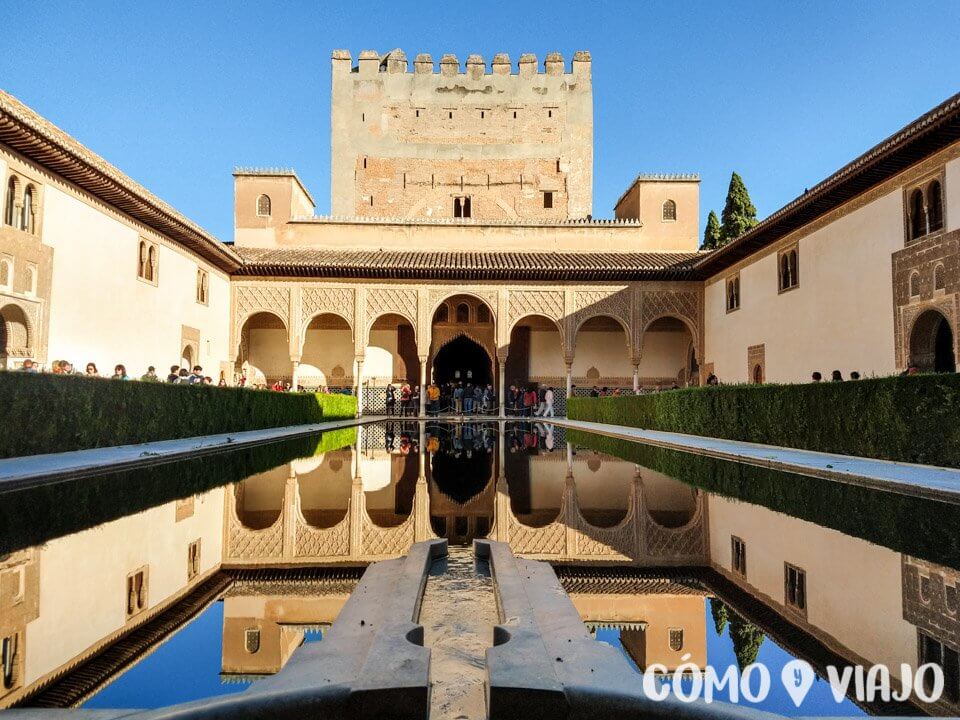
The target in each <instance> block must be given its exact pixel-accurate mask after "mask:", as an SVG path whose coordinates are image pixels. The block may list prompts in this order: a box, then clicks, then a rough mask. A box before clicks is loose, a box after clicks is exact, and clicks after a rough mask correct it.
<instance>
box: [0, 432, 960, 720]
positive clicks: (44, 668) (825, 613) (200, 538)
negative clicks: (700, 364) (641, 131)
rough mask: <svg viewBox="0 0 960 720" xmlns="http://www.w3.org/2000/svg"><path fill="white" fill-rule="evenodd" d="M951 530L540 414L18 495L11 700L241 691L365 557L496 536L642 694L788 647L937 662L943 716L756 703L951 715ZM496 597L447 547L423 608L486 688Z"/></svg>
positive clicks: (6, 577)
mask: <svg viewBox="0 0 960 720" xmlns="http://www.w3.org/2000/svg"><path fill="white" fill-rule="evenodd" d="M958 521H960V518H958V516H957V509H956V508H955V507H954V506H947V505H939V504H936V503H931V502H926V501H920V500H916V499H909V498H904V497H901V496H896V495H888V494H885V493H879V492H876V491H867V490H862V489H857V488H852V487H849V486H838V485H835V484H832V483H829V482H827V481H823V480H817V479H813V478H806V477H800V476H795V475H788V474H785V473H777V472H771V471H767V470H761V469H758V468H754V467H745V466H740V465H737V464H735V463H729V462H723V461H716V460H710V459H707V458H702V457H699V456H692V455H685V454H683V453H677V452H673V451H665V450H659V449H656V448H651V447H648V446H641V445H635V444H631V443H625V442H622V441H615V440H610V439H608V438H599V437H596V436H590V435H587V434H584V433H574V432H567V433H565V432H564V431H563V429H561V428H559V427H555V426H550V425H546V424H539V423H533V424H531V423H505V424H502V423H501V424H498V423H497V422H489V423H474V424H448V423H439V422H438V423H426V424H418V423H415V422H411V423H398V422H391V423H381V424H377V425H368V426H364V427H362V428H359V429H350V430H348V431H337V432H335V433H329V434H327V435H325V436H323V437H319V438H310V439H308V440H298V441H291V442H286V443H278V444H275V445H271V446H266V447H262V448H255V449H252V450H246V451H239V452H234V453H229V454H224V455H221V456H215V457H207V458H204V459H203V460H202V461H188V462H184V463H176V464H168V465H165V466H161V467H158V468H153V469H150V470H145V471H137V472H127V473H116V474H111V475H105V476H103V477H100V478H93V479H90V480H84V481H78V482H75V483H63V484H59V485H55V486H51V487H47V488H43V489H39V490H32V491H27V492H23V493H8V494H5V495H0V523H2V527H4V528H5V531H4V533H3V536H2V540H0V541H2V548H0V552H2V553H3V554H2V555H0V639H2V642H3V682H2V686H0V707H11V706H18V705H21V706H34V705H43V706H54V707H63V706H79V705H83V706H86V707H91V708H117V707H119V708H126V707H140V708H143V707H157V706H161V705H168V704H174V703H179V702H184V701H187V700H193V699H197V698H202V697H208V696H211V695H217V694H224V693H231V692H237V691H240V690H243V689H245V688H246V687H248V686H249V684H250V682H252V681H253V680H255V679H256V678H258V677H263V676H264V675H267V674H271V673H275V672H277V671H278V670H279V669H280V668H282V667H283V665H284V663H285V662H286V661H287V660H288V659H289V657H290V655H291V654H292V653H293V651H294V650H295V649H296V648H297V647H298V646H299V645H300V644H301V643H302V642H317V641H319V642H322V636H323V631H324V628H325V627H327V626H329V625H330V624H331V623H332V622H333V621H334V620H335V619H336V616H337V613H338V612H339V610H340V608H341V607H342V606H343V604H344V603H345V602H346V599H347V597H348V596H349V593H350V591H351V589H352V588H353V587H354V586H355V584H356V582H357V580H358V578H359V577H360V574H361V573H362V569H363V567H365V566H366V565H367V564H368V563H370V562H375V561H377V560H380V559H385V558H390V557H396V556H398V555H402V554H404V553H405V552H406V551H407V549H408V548H409V547H410V545H411V544H412V543H414V542H417V541H420V540H425V539H429V538H431V537H445V538H447V539H448V540H449V542H450V543H451V546H467V545H469V544H470V543H471V542H472V540H473V539H475V538H482V537H487V538H490V539H494V540H501V541H504V542H508V543H509V544H510V546H511V548H512V549H513V551H514V553H515V554H517V555H521V556H524V557H529V558H534V559H540V560H545V561H548V562H551V563H552V564H553V565H554V567H555V569H556V570H557V573H558V576H559V577H560V579H561V582H562V584H563V585H564V587H565V588H566V589H567V591H568V592H569V593H570V596H571V599H572V601H573V602H574V605H575V607H576V608H577V610H578V611H579V612H580V614H581V617H582V618H583V620H584V622H585V623H586V626H587V627H588V628H589V629H590V631H591V633H593V634H594V635H595V637H596V638H597V640H598V641H602V642H607V643H610V644H612V645H614V646H616V647H618V648H620V649H621V650H622V652H623V653H624V654H625V656H626V657H627V658H628V659H629V661H630V663H631V664H632V665H633V666H634V667H635V668H636V669H637V671H638V672H637V682H638V684H639V683H640V682H641V673H643V672H645V671H647V669H648V668H649V667H651V666H659V667H663V668H666V669H667V670H668V671H671V672H672V671H673V670H674V669H676V668H677V667H678V666H680V665H681V664H682V663H688V664H689V663H692V664H693V665H694V666H696V667H697V668H699V669H704V668H706V667H707V666H711V667H714V668H716V669H717V671H718V673H721V672H723V670H725V669H726V668H727V667H729V666H734V667H740V668H743V667H746V666H747V665H748V664H750V663H751V662H755V661H756V662H762V663H764V664H765V665H766V666H767V668H769V670H770V673H771V675H772V676H773V677H774V678H779V676H780V670H781V668H782V667H783V666H784V665H785V664H786V663H788V662H789V661H791V660H792V659H794V658H802V659H804V660H806V661H808V662H810V663H811V665H813V667H814V668H815V669H816V670H817V672H818V674H819V675H823V674H824V673H825V668H826V666H827V665H831V664H832V665H837V666H840V665H848V664H861V665H870V664H879V663H882V664H885V665H887V666H889V667H891V668H899V666H900V663H910V664H911V665H913V666H916V665H917V663H918V660H928V659H933V660H935V661H936V662H938V663H940V664H941V665H943V666H944V672H945V676H946V680H947V685H946V688H945V692H944V699H943V700H942V701H941V702H940V703H939V704H937V705H933V706H931V705H924V706H922V707H918V706H914V705H908V704H897V703H894V702H893V701H889V702H883V701H882V700H875V701H874V702H854V701H853V700H852V699H851V698H846V699H843V700H842V701H841V702H839V703H838V702H836V701H835V700H834V698H833V697H832V694H831V692H830V688H829V686H828V684H827V683H826V682H825V681H823V680H821V679H819V678H818V680H817V681H816V682H814V684H813V686H812V688H811V690H810V692H809V693H808V694H807V696H806V698H805V699H804V700H803V702H802V704H801V706H800V707H799V708H797V707H796V706H795V705H794V704H793V702H792V701H791V700H790V698H789V697H788V696H787V694H786V692H785V691H784V690H783V688H782V686H780V685H779V684H778V683H774V684H773V689H772V691H771V693H770V694H769V695H768V696H767V697H766V698H765V699H764V700H763V701H762V702H759V703H755V704H752V705H751V707H755V708H758V709H763V710H770V711H774V712H778V713H782V714H786V715H796V716H800V715H803V716H815V715H833V716H837V715H846V716H853V715H862V714H889V713H900V714H922V713H924V712H926V713H930V714H940V715H947V714H957V712H958V710H960V707H958V706H957V705H956V704H955V703H956V702H957V693H958V691H960V688H958V687H957V684H958V682H960V681H958V679H957V676H958V674H960V670H958V669H957V668H954V667H953V666H954V665H956V664H957V662H958V660H957V654H956V652H955V649H956V648H957V641H958V638H960V620H958V610H957V603H958V600H957V597H958V595H957V588H958V581H960V572H958V570H957V568H958V567H960V563H958V562H957V557H958V554H957V542H958V539H957V537H956V535H957V533H956V532H955V529H956V528H957V527H960V524H958ZM492 592H493V590H492V583H491V582H490V581H489V578H486V579H484V578H483V577H482V575H475V574H474V573H473V572H472V570H470V561H469V553H467V551H466V550H463V551H461V550H456V549H454V551H453V552H452V553H451V560H450V563H449V565H448V566H445V567H444V568H442V569H438V570H437V572H435V573H434V574H433V575H432V576H431V579H430V580H429V581H428V585H427V591H426V594H425V598H424V610H423V611H422V612H423V613H425V614H426V615H423V614H422V616H421V620H422V622H423V623H424V625H425V626H426V631H427V632H426V634H427V641H426V644H428V645H430V646H431V647H434V648H435V650H434V654H435V657H436V658H438V659H440V658H442V657H446V656H445V655H444V653H448V655H449V656H450V657H451V658H453V659H452V660H451V662H457V661H462V662H465V663H467V664H466V665H464V666H463V667H462V668H461V670H462V672H463V676H464V677H465V678H466V677H473V676H476V678H479V682H480V683H482V656H483V648H484V643H489V641H490V640H489V635H488V633H487V631H486V628H487V627H488V626H489V625H490V624H491V623H492V618H494V616H495V609H494V603H493V600H492ZM454 595H456V596H457V603H458V604H463V603H467V604H469V603H473V605H472V606H471V607H473V608H474V610H472V611H471V618H472V621H471V622H472V624H470V623H468V625H469V627H467V626H465V627H462V628H458V629H457V630H456V633H455V634H457V633H458V634H459V635H457V637H452V636H451V634H450V632H449V631H448V629H447V628H448V626H449V623H448V622H447V620H445V619H444V618H445V615H444V613H445V612H447V609H448V607H449V603H447V604H446V605H445V604H444V602H442V601H443V600H444V599H448V598H449V597H453V596H454ZM487 615H489V618H487ZM428 616H429V617H428ZM431 633H432V634H431ZM460 641H462V642H463V643H466V644H465V645H464V647H466V646H467V645H469V648H470V649H469V652H464V653H459V651H458V649H457V648H456V647H455V646H456V644H457V642H460ZM451 647H453V650H450V648H451ZM458 653H459V656H463V657H461V658H460V659H459V660H457V657H458ZM688 667H689V665H688ZM458 672H459V671H458ZM470 687H471V685H470V682H465V683H464V684H463V688H460V689H459V692H461V694H462V695H464V696H466V695H469V694H470V692H474V690H471V689H470ZM473 687H474V689H476V687H480V686H478V685H477V684H476V683H474V684H473ZM474 694H476V692H474ZM480 696H481V697H482V693H481V694H480ZM438 697H439V695H438ZM447 702H448V704H449V706H450V707H452V708H457V707H458V703H462V702H464V700H463V699H462V698H460V697H459V696H457V697H455V696H453V695H451V696H450V697H448V698H447ZM459 711H463V708H459V710H458V712H459ZM463 712H464V713H465V714H466V715H470V713H469V712H467V711H463Z"/></svg>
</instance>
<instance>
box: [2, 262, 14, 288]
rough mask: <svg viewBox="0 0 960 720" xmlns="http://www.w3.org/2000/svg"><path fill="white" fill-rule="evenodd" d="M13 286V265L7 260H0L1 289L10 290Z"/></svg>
mask: <svg viewBox="0 0 960 720" xmlns="http://www.w3.org/2000/svg"><path fill="white" fill-rule="evenodd" d="M12 285H13V263H11V262H10V261H9V260H8V259H7V258H3V259H2V260H0V288H6V289H8V290H9V289H10V287H11V286H12Z"/></svg>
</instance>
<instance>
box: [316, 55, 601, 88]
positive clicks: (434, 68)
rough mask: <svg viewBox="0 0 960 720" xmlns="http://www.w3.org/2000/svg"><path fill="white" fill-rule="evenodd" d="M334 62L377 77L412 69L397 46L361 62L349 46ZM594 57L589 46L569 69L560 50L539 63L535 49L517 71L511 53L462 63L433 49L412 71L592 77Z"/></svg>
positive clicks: (479, 75)
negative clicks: (435, 56) (436, 56)
mask: <svg viewBox="0 0 960 720" xmlns="http://www.w3.org/2000/svg"><path fill="white" fill-rule="evenodd" d="M331 62H332V65H333V70H334V72H335V73H356V74H358V75H360V76H361V77H375V76H377V75H379V74H380V73H388V74H404V73H409V72H411V68H410V63H409V62H408V60H407V55H406V53H404V52H403V50H400V49H396V50H391V51H390V52H388V53H386V54H384V55H381V54H380V53H378V52H377V51H376V50H363V51H361V52H360V54H359V55H358V56H357V64H356V65H354V64H353V56H352V55H351V54H350V51H349V50H334V51H333V54H332V56H331ZM590 65H591V58H590V53H589V52H587V51H586V50H578V51H577V52H575V53H574V55H573V60H572V61H571V63H570V66H569V72H568V70H567V63H566V61H565V60H564V57H563V55H561V54H560V53H559V52H551V53H548V54H547V56H546V57H545V58H544V60H543V65H542V66H539V65H538V59H537V56H536V55H535V54H533V53H524V54H522V55H521V56H520V59H519V61H518V62H517V69H516V72H515V73H514V72H512V70H513V66H512V63H511V61H510V56H509V55H508V54H507V53H497V54H496V55H494V56H493V61H492V62H491V63H490V65H489V66H488V65H487V63H486V61H485V60H484V58H483V56H482V55H477V54H471V55H468V56H467V59H466V63H464V65H461V63H460V59H459V58H458V57H457V56H456V55H453V54H446V55H443V56H442V57H441V58H440V61H439V63H435V62H434V59H433V56H432V55H430V54H429V53H419V54H418V55H416V57H415V58H414V60H413V68H412V71H413V73H414V74H416V75H440V76H448V77H453V76H463V77H466V78H470V79H474V80H479V79H481V78H483V77H484V76H491V75H500V76H504V75H515V76H517V77H521V78H523V77H537V76H541V77H542V76H563V75H569V76H572V77H589V76H590Z"/></svg>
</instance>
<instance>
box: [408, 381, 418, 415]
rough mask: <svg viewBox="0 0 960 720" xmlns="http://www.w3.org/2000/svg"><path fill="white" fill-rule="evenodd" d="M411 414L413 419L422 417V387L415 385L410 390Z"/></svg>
mask: <svg viewBox="0 0 960 720" xmlns="http://www.w3.org/2000/svg"><path fill="white" fill-rule="evenodd" d="M410 414H411V415H412V416H413V417H418V416H419V415H420V385H414V386H413V387H412V388H411V390H410Z"/></svg>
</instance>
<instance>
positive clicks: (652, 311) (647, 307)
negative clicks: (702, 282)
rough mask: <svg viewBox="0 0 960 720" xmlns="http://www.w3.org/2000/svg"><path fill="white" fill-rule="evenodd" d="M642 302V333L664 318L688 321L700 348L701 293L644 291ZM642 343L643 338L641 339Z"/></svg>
mask: <svg viewBox="0 0 960 720" xmlns="http://www.w3.org/2000/svg"><path fill="white" fill-rule="evenodd" d="M642 298H643V299H642V302H641V313H640V328H639V329H640V331H641V332H644V331H646V329H647V327H649V325H650V323H652V322H653V321H654V320H658V319H660V318H662V317H675V318H679V319H680V320H684V321H686V323H687V325H688V327H689V329H690V332H691V333H692V335H693V342H694V345H695V346H696V347H698V348H699V346H700V337H701V332H700V293H699V292H698V291H696V290H649V291H644V293H643V296H642ZM641 342H642V338H641Z"/></svg>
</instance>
